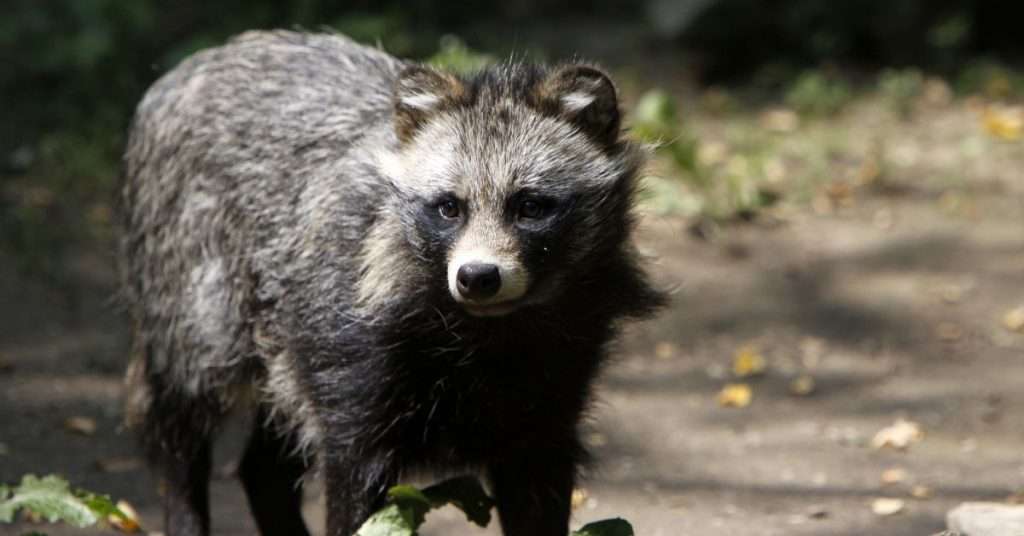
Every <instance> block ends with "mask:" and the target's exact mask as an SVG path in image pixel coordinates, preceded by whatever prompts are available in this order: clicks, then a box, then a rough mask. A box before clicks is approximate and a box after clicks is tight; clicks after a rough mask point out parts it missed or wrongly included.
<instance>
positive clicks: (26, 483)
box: [0, 475, 116, 527]
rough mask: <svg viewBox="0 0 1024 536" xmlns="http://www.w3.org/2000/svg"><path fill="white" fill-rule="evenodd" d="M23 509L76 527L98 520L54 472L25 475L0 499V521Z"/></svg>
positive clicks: (6, 521)
mask: <svg viewBox="0 0 1024 536" xmlns="http://www.w3.org/2000/svg"><path fill="white" fill-rule="evenodd" d="M108 501H109V499H108ZM22 509H23V510H28V511H31V512H34V513H36V514H38V515H40V516H42V517H43V518H44V519H46V520H47V521H49V522H51V523H54V522H57V521H63V522H65V523H67V524H69V525H73V526H75V527H89V526H92V525H95V524H96V523H97V522H98V521H99V520H100V519H101V518H100V517H99V515H98V514H97V512H95V511H93V509H92V508H91V507H90V506H89V504H87V503H86V502H85V501H83V500H82V499H81V498H80V497H78V496H77V495H76V494H75V493H73V492H72V491H71V486H70V485H69V484H68V482H67V481H66V480H64V479H63V478H60V477H58V476H56V475H50V476H46V477H43V478H37V477H36V476H35V475H25V476H24V477H23V478H22V479H21V485H19V486H18V487H16V488H14V490H13V492H12V494H11V496H10V497H8V498H5V499H4V500H3V502H0V522H4V523H10V522H12V521H13V520H14V514H15V513H16V512H17V511H18V510H22ZM115 510H116V507H115Z"/></svg>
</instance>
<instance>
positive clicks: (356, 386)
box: [120, 32, 663, 536]
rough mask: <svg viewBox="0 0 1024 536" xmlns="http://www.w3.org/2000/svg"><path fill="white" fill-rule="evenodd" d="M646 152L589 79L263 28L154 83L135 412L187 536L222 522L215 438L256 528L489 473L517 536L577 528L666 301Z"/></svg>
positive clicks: (127, 250) (333, 521)
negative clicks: (454, 476)
mask: <svg viewBox="0 0 1024 536" xmlns="http://www.w3.org/2000/svg"><path fill="white" fill-rule="evenodd" d="M641 160H642V151H640V150H639V149H638V148H637V147H636V146H634V145H633V144H631V143H629V142H627V141H624V140H623V139H621V138H620V127H619V110H618V104H617V100H616V92H615V89H614V86H613V85H612V83H611V82H610V81H609V79H608V77H607V76H606V75H605V74H604V73H602V72H601V71H599V70H597V69H595V68H593V67H590V66H586V65H574V64H567V65H560V66H556V67H553V68H547V67H542V66H534V65H524V64H516V63H513V62H509V63H505V64H501V65H497V66H493V67H490V68H487V69H485V70H483V71H482V72H480V73H478V74H476V75H474V76H471V77H465V78H463V77H459V76H455V75H452V74H447V73H444V72H441V71H438V70H435V69H432V68H429V67H425V66H421V65H416V64H411V63H405V62H403V61H400V60H397V59H395V58H392V57H390V56H388V55H386V54H385V53H383V52H381V51H379V50H376V49H372V48H367V47H363V46H360V45H358V44H356V43H354V42H352V41H350V40H348V39H346V38H345V37H342V36H340V35H311V34H302V33H292V32H254V33H247V34H244V35H242V36H240V37H238V38H235V39H234V40H233V41H231V42H230V43H229V44H227V45H225V46H222V47H219V48H215V49H211V50H207V51H204V52H201V53H198V54H196V55H194V56H192V57H191V58H189V59H187V60H185V61H184V62H183V63H181V64H180V65H179V66H177V67H176V68H175V69H173V70H172V71H171V72H169V73H168V74H166V75H165V76H164V77H163V78H161V79H160V80H159V81H158V82H156V83H155V84H154V85H153V86H152V88H150V90H149V91H148V92H147V93H146V95H145V97H144V99H143V100H142V103H141V104H140V105H139V107H138V110H137V112H136V115H135V118H134V121H133V125H132V129H131V134H130V138H129V142H128V147H127V152H126V155H125V159H124V172H125V186H124V190H123V193H122V200H121V201H122V205H123V207H122V208H123V227H124V229H123V240H122V243H121V246H122V251H121V255H120V256H121V258H122V259H123V261H124V263H123V273H124V283H125V285H124V286H125V288H124V292H125V294H126V298H127V300H128V302H129V308H130V311H131V316H132V321H133V333H134V335H133V346H132V351H133V360H132V364H131V365H130V367H129V372H128V378H127V393H128V400H127V408H128V415H127V417H128V423H129V425H130V426H132V427H133V428H135V429H137V430H138V432H139V436H140V437H141V441H142V444H143V446H144V448H145V450H146V453H147V455H148V457H149V459H150V461H151V464H152V466H153V468H154V469H155V471H156V472H157V475H158V476H159V477H160V478H161V479H162V480H163V482H164V487H165V493H164V501H165V523H166V531H167V534H168V535H169V536H184V535H188V536H192V535H204V534H207V533H208V532H209V529H210V516H209V506H208V492H207V490H208V480H209V478H210V465H211V462H210V442H211V438H212V437H213V436H214V434H215V432H216V431H217V429H218V423H219V422H220V420H221V418H222V416H224V415H225V413H226V412H227V411H228V410H230V409H232V408H234V407H239V406H247V407H251V408H254V410H255V412H256V415H257V419H256V421H255V422H256V426H255V430H254V431H253V433H252V437H251V439H250V440H249V443H248V446H247V447H246V450H245V453H244V455H243V458H242V461H241V464H240V467H239V473H240V478H241V481H242V483H243V485H244V488H245V491H246V494H247V496H248V499H249V503H250V506H251V508H252V512H253V515H254V516H255V518H256V522H257V524H258V526H259V529H260V532H261V533H262V534H287V535H300V534H308V533H307V531H306V527H305V526H304V524H303V521H302V518H301V515H300V503H301V489H300V483H301V480H300V479H301V477H302V476H303V474H304V472H305V471H306V470H307V468H308V466H309V465H310V464H311V463H312V462H313V460H316V465H317V470H318V472H319V474H320V475H322V476H323V478H324V482H325V486H326V498H327V534H329V535H330V536H350V535H351V534H353V533H354V532H355V531H356V530H357V529H358V527H359V526H360V524H361V523H363V522H364V521H365V520H366V518H367V517H368V516H369V514H370V513H372V512H373V511H374V510H375V509H376V508H378V507H380V506H381V505H382V504H383V502H384V499H385V492H386V490H387V489H388V488H389V487H390V486H391V485H393V484H395V483H396V482H397V481H398V480H399V479H400V478H402V477H403V476H404V475H407V474H409V473H410V472H411V471H418V470H429V471H437V472H444V473H450V472H453V471H465V470H470V471H480V472H481V473H482V474H483V475H485V476H486V477H487V479H488V482H489V483H490V486H491V489H492V492H493V494H494V496H495V498H496V501H497V505H498V513H499V517H500V520H501V525H502V527H503V530H504V533H505V534H506V535H510V536H565V535H566V533H567V529H568V520H569V502H570V495H571V491H572V489H573V482H574V479H575V475H576V471H577V468H578V466H579V465H580V464H581V463H582V461H583V460H584V459H585V453H584V448H583V446H582V445H581V443H580V440H579V438H578V430H577V429H578V427H579V423H580V420H581V415H582V414H583V413H584V412H585V410H586V409H587V406H588V400H589V394H590V388H591V383H592V382H593V380H594V377H595V375H596V374H597V373H598V371H599V369H600V366H601V363H602V361H603V359H604V357H605V354H606V347H607V346H608V344H609V343H610V341H611V340H612V339H613V337H614V336H615V334H616V330H617V326H618V325H619V323H620V321H621V320H623V319H627V318H637V317H642V316H645V315H647V314H649V313H651V312H652V311H653V310H654V309H655V308H656V307H657V306H658V305H659V304H660V303H661V302H662V301H663V298H662V295H661V294H660V293H659V292H657V291H655V290H654V289H652V287H651V286H650V285H649V283H648V281H647V278H646V277H645V275H644V274H643V272H642V271H641V269H640V267H639V266H638V262H637V255H636V253H635V252H634V249H633V246H632V245H631V241H630V237H631V232H632V227H633V225H632V219H631V205H632V203H633V198H634V190H635V188H636V184H635V183H636V174H637V168H638V166H639V165H640V164H641Z"/></svg>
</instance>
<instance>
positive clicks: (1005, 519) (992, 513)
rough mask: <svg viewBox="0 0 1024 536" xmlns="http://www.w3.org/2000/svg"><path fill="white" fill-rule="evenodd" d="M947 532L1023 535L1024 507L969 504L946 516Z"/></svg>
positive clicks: (975, 535)
mask: <svg viewBox="0 0 1024 536" xmlns="http://www.w3.org/2000/svg"><path fill="white" fill-rule="evenodd" d="M946 523H947V524H948V525H949V530H951V531H958V532H962V533H963V534H964V535H965V536H1020V535H1022V534H1024V505H1014V504H1000V503H982V502H970V503H963V504H961V505H960V506H957V507H956V508H954V509H953V510H951V511H950V512H949V514H948V515H947V516H946Z"/></svg>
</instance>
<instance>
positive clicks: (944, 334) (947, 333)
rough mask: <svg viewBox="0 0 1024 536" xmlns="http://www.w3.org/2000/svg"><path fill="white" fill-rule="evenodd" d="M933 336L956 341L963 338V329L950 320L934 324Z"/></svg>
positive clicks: (942, 339)
mask: <svg viewBox="0 0 1024 536" xmlns="http://www.w3.org/2000/svg"><path fill="white" fill-rule="evenodd" d="M935 336H936V337H938V339H939V340H940V341H943V342H956V341H959V340H960V339H962V338H963V336H964V329H963V328H961V327H960V326H958V325H956V324H954V323H952V322H942V323H940V324H939V325H937V326H935Z"/></svg>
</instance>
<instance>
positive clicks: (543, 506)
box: [490, 452, 576, 536]
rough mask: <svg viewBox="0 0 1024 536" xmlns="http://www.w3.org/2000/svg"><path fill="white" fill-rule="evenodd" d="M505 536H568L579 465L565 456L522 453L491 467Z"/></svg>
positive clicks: (559, 454) (492, 480)
mask: <svg viewBox="0 0 1024 536" xmlns="http://www.w3.org/2000/svg"><path fill="white" fill-rule="evenodd" d="M490 476H491V482H492V484H493V486H494V495H495V499H496V501H497V503H498V516H499V517H500V518H501V530H502V532H503V533H504V534H505V536H520V535H530V536H565V535H566V534H568V533H569V514H570V505H571V501H572V490H573V485H574V483H575V480H576V465H575V463H574V462H573V461H572V460H571V459H568V458H566V457H565V456H564V454H561V453H556V454H555V455H547V454H545V453H543V452H523V453H521V454H520V457H519V458H517V459H514V460H503V461H502V462H498V463H495V464H492V466H491V467H490Z"/></svg>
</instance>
